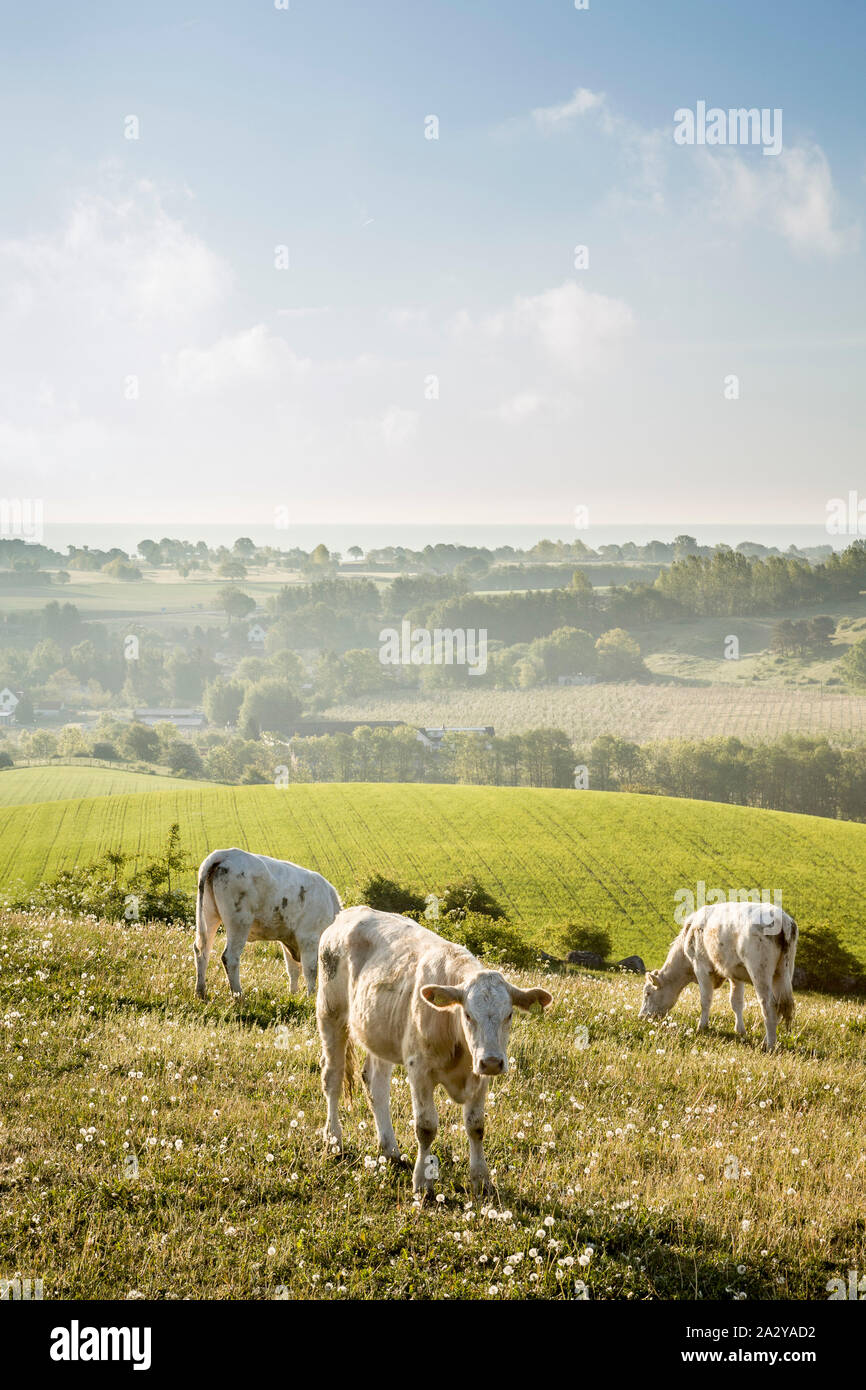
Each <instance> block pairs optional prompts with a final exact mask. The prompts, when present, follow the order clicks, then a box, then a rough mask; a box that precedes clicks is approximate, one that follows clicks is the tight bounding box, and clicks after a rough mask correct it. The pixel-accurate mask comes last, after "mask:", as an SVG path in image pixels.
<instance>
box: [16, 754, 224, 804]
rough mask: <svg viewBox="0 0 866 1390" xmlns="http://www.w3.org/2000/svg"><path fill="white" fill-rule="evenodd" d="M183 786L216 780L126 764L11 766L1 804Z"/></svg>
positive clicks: (210, 783) (212, 784)
mask: <svg viewBox="0 0 866 1390" xmlns="http://www.w3.org/2000/svg"><path fill="white" fill-rule="evenodd" d="M178 785H182V786H187V787H188V786H199V787H201V786H206V787H210V786H215V785H216V784H215V783H213V782H192V781H189V780H184V781H183V782H181V781H180V779H179V778H177V777H168V776H165V775H164V774H163V775H160V774H159V773H155V774H151V773H149V772H128V771H126V770H125V769H124V768H115V767H92V766H90V765H89V764H87V763H82V764H81V765H80V766H78V765H76V764H75V763H72V764H66V763H61V764H54V765H45V766H44V767H43V766H36V767H10V768H7V769H5V770H4V771H3V772H0V806H23V805H25V804H27V803H28V802H34V801H61V800H63V801H65V800H69V799H71V798H77V797H99V796H121V795H123V794H125V793H129V792H154V791H159V790H161V789H163V788H171V787H176V786H178Z"/></svg>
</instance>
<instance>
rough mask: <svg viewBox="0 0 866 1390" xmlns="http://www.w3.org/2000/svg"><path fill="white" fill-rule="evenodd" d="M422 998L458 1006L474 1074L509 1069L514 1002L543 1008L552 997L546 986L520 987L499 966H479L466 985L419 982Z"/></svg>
mask: <svg viewBox="0 0 866 1390" xmlns="http://www.w3.org/2000/svg"><path fill="white" fill-rule="evenodd" d="M421 998H422V999H423V1000H424V1001H425V1002H426V1003H427V1004H429V1005H430V1006H431V1008H434V1009H460V1010H461V1022H462V1024H463V1032H464V1034H465V1035H466V1041H467V1042H468V1044H469V1048H470V1051H471V1053H472V1070H473V1072H474V1073H475V1075H476V1076H501V1075H503V1074H504V1073H505V1072H507V1071H508V1035H509V1033H510V1031H511V1016H512V1014H513V1012H514V1008H515V1006H516V1007H517V1008H518V1009H531V1008H532V1006H533V1004H540V1005H541V1006H542V1008H544V1009H546V1008H547V1006H548V1004H552V1003H553V998H552V996H551V995H549V994H548V992H547V990H546V989H519V988H518V986H517V985H512V984H509V982H508V980H506V979H505V977H504V975H500V973H499V971H498V970H482V971H480V973H479V974H477V975H473V977H472V979H471V980H470V981H469V982H468V984H466V985H422V986H421Z"/></svg>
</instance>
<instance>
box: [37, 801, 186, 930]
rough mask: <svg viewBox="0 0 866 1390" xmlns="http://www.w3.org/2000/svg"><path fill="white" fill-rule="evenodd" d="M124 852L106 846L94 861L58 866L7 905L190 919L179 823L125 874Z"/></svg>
mask: <svg viewBox="0 0 866 1390" xmlns="http://www.w3.org/2000/svg"><path fill="white" fill-rule="evenodd" d="M128 861H129V856H128V855H126V854H123V853H122V852H121V851H120V850H109V851H108V852H107V853H106V854H104V855H103V856H102V858H101V859H98V860H97V861H96V863H94V864H77V865H76V866H75V868H73V869H62V870H61V871H60V873H59V874H56V875H55V877H54V878H53V879H49V880H47V881H46V882H43V883H40V884H38V885H37V886H36V887H35V888H34V889H33V890H32V891H31V892H30V893H29V894H27V895H25V896H24V897H23V898H21V899H19V900H18V901H17V902H14V903H12V904H11V906H12V907H14V908H16V909H19V910H24V911H26V910H27V909H28V908H31V907H37V908H44V909H45V910H46V911H52V912H58V911H59V912H65V913H68V914H69V915H70V916H72V917H82V916H94V917H101V918H106V919H107V920H109V921H121V922H123V921H125V922H131V921H141V922H186V923H192V922H193V921H194V920H195V902H194V899H193V898H192V896H191V895H190V894H189V893H186V892H184V891H183V890H182V889H180V888H178V886H177V875H178V874H179V873H180V872H181V871H182V870H184V869H186V868H189V867H190V866H189V865H188V864H187V862H186V860H185V859H184V857H183V855H182V853H181V848H180V826H179V825H178V823H177V822H175V823H174V825H172V826H171V828H170V830H169V834H168V839H167V841H166V845H165V848H164V849H163V851H162V853H161V854H159V855H157V856H156V858H154V859H151V860H149V861H148V862H146V863H144V864H142V865H140V866H139V867H138V868H134V869H132V870H131V871H129V872H126V866H127V864H128Z"/></svg>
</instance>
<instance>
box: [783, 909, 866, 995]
mask: <svg viewBox="0 0 866 1390" xmlns="http://www.w3.org/2000/svg"><path fill="white" fill-rule="evenodd" d="M794 959H795V963H796V964H797V965H798V966H799V967H800V968H801V969H802V970H805V971H806V973H807V975H808V976H809V988H811V989H817V990H826V991H827V992H828V993H830V994H835V993H837V992H842V993H848V992H856V993H857V994H866V972H864V970H863V966H862V965H861V963H860V961H859V960H858V959H857V957H856V956H855V955H852V953H851V952H850V951H849V950H848V949H847V947H845V946H843V945H842V942H841V941H840V940H839V938H838V936H837V935H836V933H835V932H834V931H833V930H832V928H831V927H829V926H826V925H823V926H817V927H811V928H810V929H809V930H808V931H807V932H801V933H800V937H799V940H798V942H797V954H796V956H795V958H794Z"/></svg>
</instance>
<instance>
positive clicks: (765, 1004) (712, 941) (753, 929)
mask: <svg viewBox="0 0 866 1390" xmlns="http://www.w3.org/2000/svg"><path fill="white" fill-rule="evenodd" d="M797 935H798V932H797V923H796V922H795V921H794V919H793V917H789V916H788V914H787V912H783V911H782V909H781V908H780V907H776V906H774V905H772V904H770V903H756V902H748V903H744V902H735V903H716V904H714V905H712V906H709V907H700V908H698V910H697V912H693V913H691V915H690V916H689V917H687V918H686V920H685V922H684V923H683V928H682V931H681V932H680V934H679V936H678V937H676V939H675V940H674V942H673V944H672V945H671V948H670V950H669V951H668V954H667V960H666V961H665V963H664V965H663V966H662V967H661V969H660V970H649V971H647V974H646V983H645V985H644V991H643V1001H642V1003H641V1009H640V1013H639V1014H638V1018H660V1017H662V1016H663V1015H664V1014H667V1013H669V1012H670V1010H671V1009H672V1008H673V1006H674V1004H675V1003H676V1002H677V1000H678V999H679V997H680V995H681V993H682V992H683V990H684V989H685V987H686V985H688V984H691V983H692V982H694V981H697V986H698V989H699V991H700V995H701V1021H700V1024H699V1027H698V1031H699V1032H701V1033H705V1032H706V1031H707V1028H708V1027H709V1021H710V1005H711V1004H712V1002H713V992H714V990H716V989H718V987H719V985H721V984H722V983H723V982H724V981H725V980H729V981H730V986H731V1008H732V1009H733V1011H734V1017H735V1018H736V1020H737V1033H738V1034H739V1036H740V1037H744V1036H745V1033H746V1025H745V1023H744V1021H743V987H744V985H746V984H748V983H751V984H752V985H754V987H755V994H756V995H757V996H758V1003H759V1004H760V1007H761V1013H762V1014H763V1018H764V1029H765V1032H764V1041H763V1048H764V1051H765V1052H772V1050H773V1048H774V1047H775V1046H776V1022H777V1019H778V1018H782V1019H784V1021H785V1022H786V1023H787V1024H788V1026H789V1027H790V1025H791V1023H792V1022H793V1020H794V993H793V989H792V981H793V978H794V956H795V954H796V950H797Z"/></svg>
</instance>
